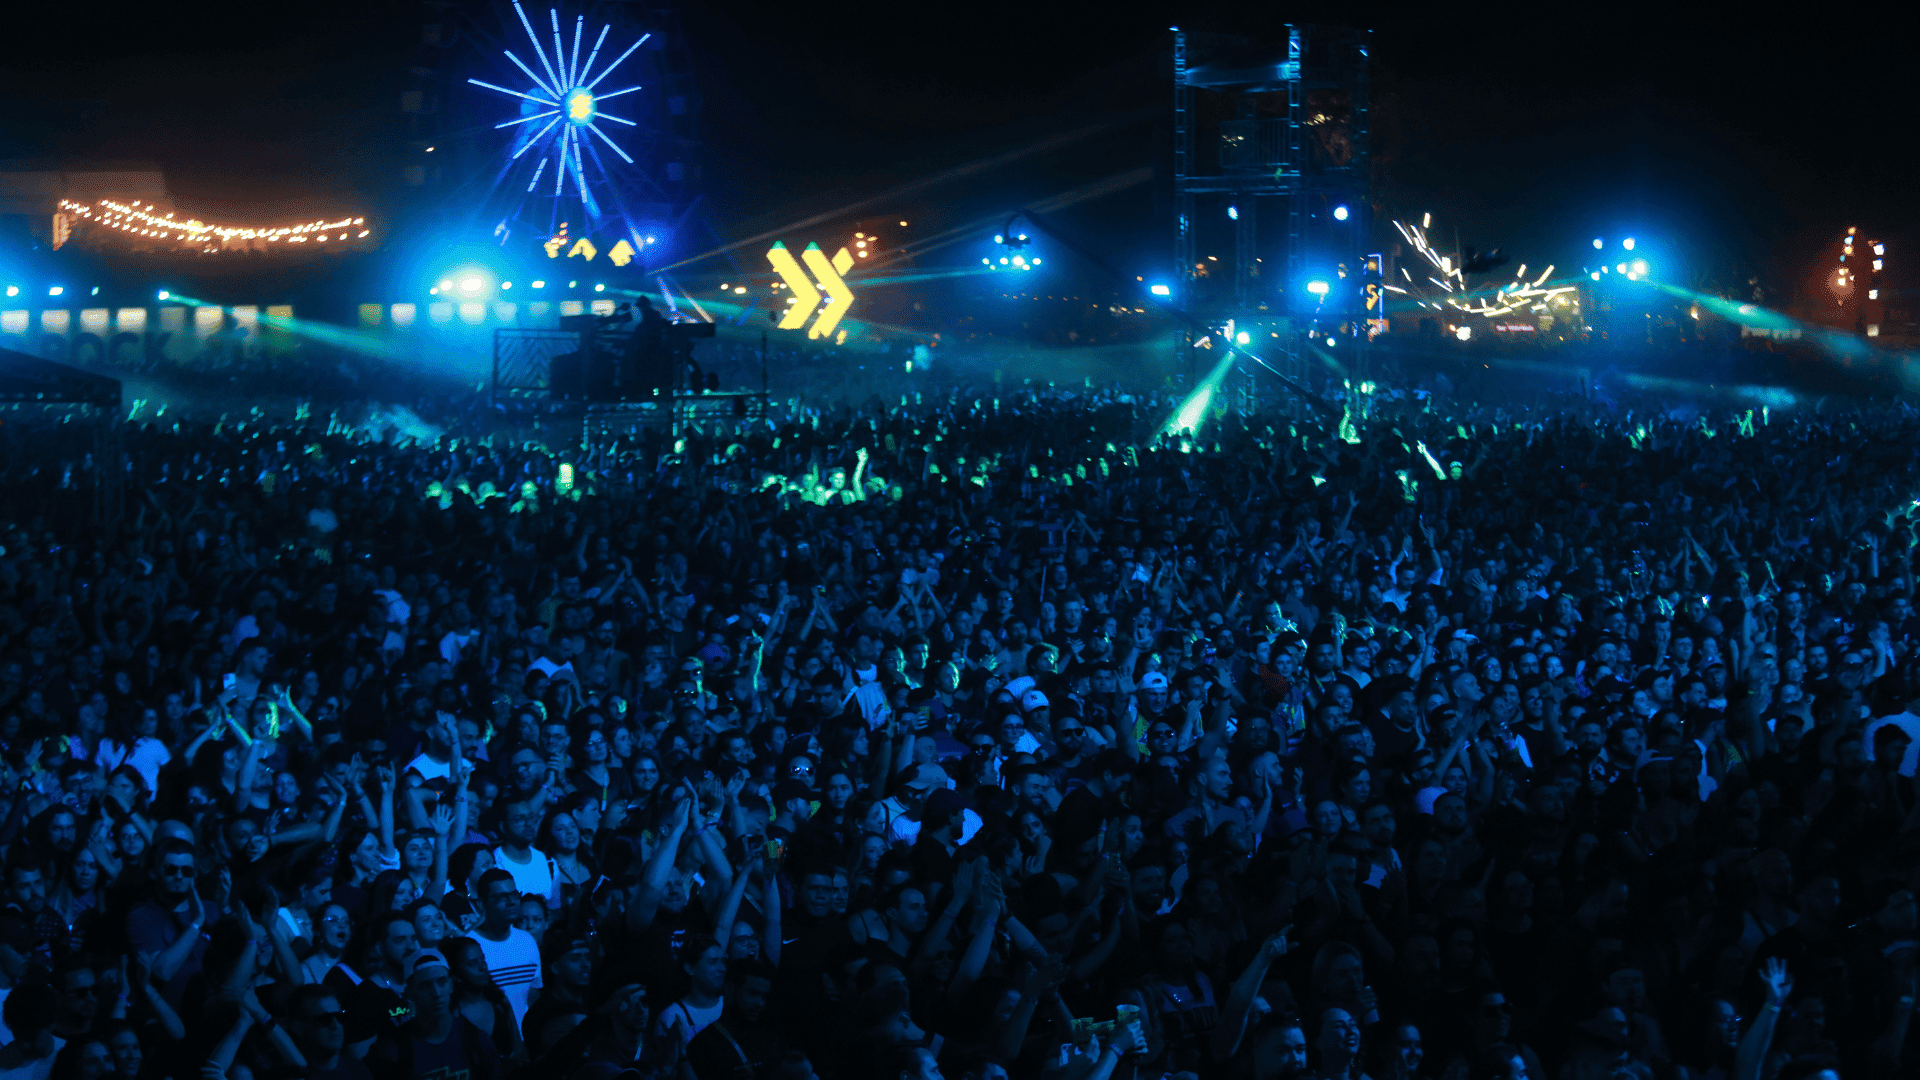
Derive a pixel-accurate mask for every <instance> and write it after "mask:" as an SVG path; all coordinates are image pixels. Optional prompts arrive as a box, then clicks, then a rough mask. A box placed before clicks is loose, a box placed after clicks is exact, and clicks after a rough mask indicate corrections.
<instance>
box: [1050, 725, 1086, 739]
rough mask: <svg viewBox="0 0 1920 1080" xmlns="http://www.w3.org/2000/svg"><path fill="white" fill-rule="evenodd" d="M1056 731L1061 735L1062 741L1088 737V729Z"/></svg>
mask: <svg viewBox="0 0 1920 1080" xmlns="http://www.w3.org/2000/svg"><path fill="white" fill-rule="evenodd" d="M1056 731H1057V733H1058V734H1059V736H1060V738H1061V739H1078V738H1081V737H1082V736H1084V735H1086V733H1087V729H1086V728H1077V727H1063V728H1057V729H1056Z"/></svg>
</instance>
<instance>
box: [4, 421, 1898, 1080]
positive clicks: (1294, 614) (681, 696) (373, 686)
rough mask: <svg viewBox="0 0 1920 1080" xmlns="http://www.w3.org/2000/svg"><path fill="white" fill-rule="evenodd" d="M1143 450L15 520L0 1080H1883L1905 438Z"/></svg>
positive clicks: (506, 463)
mask: <svg viewBox="0 0 1920 1080" xmlns="http://www.w3.org/2000/svg"><path fill="white" fill-rule="evenodd" d="M1175 404H1177V399H1176V398H1174V397H1168V396H1162V395H1154V394H1148V395H1141V396H1135V395H1127V394H1122V393H1119V392H1118V391H1102V390H1098V389H1091V388H1087V387H1084V386H1076V387H1072V388H1053V387H1041V386H1022V387H1013V386H1005V387H988V388H984V389H982V390H979V391H978V392H971V393H953V392H949V393H943V394H926V395H920V396H917V397H909V398H901V399H897V400H893V401H888V402H880V401H872V400H870V401H868V402H866V403H864V404H848V405H841V406H834V407H825V406H815V407H812V408H805V409H802V408H797V407H789V408H786V409H783V410H780V411H779V412H778V414H777V416H776V417H775V418H774V419H770V420H768V421H766V422H762V423H757V424H754V425H752V426H751V428H750V429H745V430H740V429H733V430H724V431H711V432H698V431H693V432H684V433H678V434H667V433H654V434H652V435H649V436H647V437H645V438H642V439H637V440H632V441H629V442H628V443H626V444H625V445H622V446H620V447H616V448H604V447H603V448H598V449H595V450H593V451H592V452H581V453H571V452H568V451H566V450H564V449H555V448H553V447H550V446H545V445H540V444H537V443H532V442H524V441H523V442H519V443H511V442H509V441H508V440H507V439H505V438H501V437H496V436H494V435H492V434H490V433H489V432H487V431H485V430H481V429H479V428H478V427H477V426H476V423H477V421H483V420H484V412H480V413H478V414H474V413H468V414H463V417H464V418H462V417H448V418H441V419H442V420H444V428H445V430H446V432H447V434H445V435H444V436H441V437H439V438H432V439H420V438H411V439H394V440H390V441H376V440H373V439H369V438H367V437H366V435H365V432H364V431H363V430H360V429H356V428H352V427H348V426H344V425H340V424H336V423H330V422H325V421H323V420H320V419H309V418H307V417H305V416H300V417H295V418H281V419H278V420H270V419H267V418H263V417H260V416H253V417H248V418H246V419H244V420H239V421H235V420H234V419H232V418H228V419H226V420H223V421H221V422H219V423H212V422H202V421H197V420H188V419H181V420H178V421H176V420H175V418H174V417H169V416H164V415H163V416H159V417H158V418H154V417H152V416H151V415H149V417H146V418H141V419H137V420H135V421H134V422H133V423H131V424H129V425H127V428H126V430H125V432H124V444H125V448H126V451H127V470H128V471H127V474H126V483H125V488H126V491H127V505H126V507H125V512H124V513H122V514H121V515H120V516H119V517H118V519H117V520H112V521H108V522H105V523H103V522H101V521H100V520H99V519H98V518H97V517H94V516H90V515H89V514H85V513H81V512H79V511H78V510H76V509H75V507H76V506H78V505H80V504H81V503H82V502H83V501H84V500H82V499H80V498H79V496H78V495H76V494H75V489H76V485H75V484H74V483H73V475H72V474H73V468H72V467H68V468H66V469H64V470H63V469H58V468H47V469H44V470H36V471H34V472H33V473H32V474H31V475H25V474H16V475H14V476H11V477H8V478H6V480H7V486H6V491H7V492H8V500H7V501H8V503H9V504H10V505H5V506H0V747H4V752H3V753H0V822H3V824H0V848H3V849H4V856H5V881H4V902H5V907H4V911H0V988H4V989H3V990H0V992H3V993H4V995H5V1001H4V1006H3V1008H0V1017H3V1018H4V1022H5V1028H6V1031H5V1032H0V1042H4V1043H5V1045H4V1046H0V1080H12V1078H14V1077H22V1078H31V1080H48V1078H51V1080H69V1078H75V1077H77V1078H82V1080H107V1078H108V1077H113V1078H117V1080H144V1078H148V1077H173V1078H175V1080H193V1078H196V1077H203V1078H207V1080H219V1078H222V1077H230V1078H232V1080H278V1078H283V1077H312V1078H316V1080H322V1078H324V1080H332V1078H336V1077H338V1078H363V1077H368V1076H372V1077H378V1078H380V1080H388V1078H394V1080H402V1078H405V1080H411V1078H422V1080H425V1078H429V1077H431V1078H433V1080H506V1078H508V1077H512V1076H526V1077H540V1078H551V1080H572V1078H576V1077H581V1078H590V1080H604V1078H607V1077H613V1076H617V1075H620V1074H623V1073H626V1072H629V1071H634V1072H637V1073H639V1074H640V1075H642V1076H647V1077H669V1076H671V1077H674V1078H675V1080H688V1078H695V1080H815V1078H827V1080H838V1078H842V1077H845V1078H849V1080H938V1078H940V1077H948V1078H953V1080H959V1078H962V1077H965V1078H967V1080H998V1078H1007V1077H1014V1078H1027V1077H1034V1078H1040V1077H1044V1078H1047V1080H1109V1078H1113V1077H1116V1076H1117V1077H1119V1078H1120V1080H1128V1078H1131V1077H1138V1078H1146V1080H1160V1078H1169V1080H1213V1078H1216V1077H1217V1078H1222V1080H1292V1078H1299V1080H1307V1078H1309V1077H1312V1078H1325V1080H1361V1078H1362V1077H1370V1078H1372V1080H1420V1078H1431V1080H1555V1078H1564V1080H1629V1078H1631V1080H1656V1078H1658V1080H1776V1078H1778V1080H1800V1078H1806V1077H1816V1076H1817V1077H1838V1076H1845V1077H1848V1078H1850V1080H1851V1078H1854V1077H1861V1078H1878V1077H1889V1078H1891V1077H1899V1076H1913V1075H1920V1046H1917V1045H1916V1043H1920V1038H1915V1037H1910V1033H1909V1028H1910V1026H1911V1024H1912V1022H1913V1013H1914V1009H1915V1003H1916V999H1917V998H1920V963H1916V961H1917V960H1920V941H1917V940H1916V939H1917V938H1920V911H1917V910H1916V905H1915V888H1916V887H1917V886H1920V872H1917V871H1920V786H1917V785H1916V782H1915V778H1914V773H1915V768H1914V766H1915V758H1916V756H1917V755H1920V747H1917V746H1916V742H1915V735H1916V732H1920V716H1916V715H1915V714H1916V712H1920V701H1915V700H1914V699H1917V698H1920V648H1916V646H1917V645H1920V619H1916V616H1915V613H1914V610H1913V594H1914V587H1913V585H1914V583H1913V556H1914V551H1915V535H1914V532H1915V528H1916V525H1917V524H1920V516H1916V515H1915V508H1920V499H1916V498H1915V496H1916V493H1920V475H1917V470H1916V469H1915V467H1914V461H1913V456H1912V454H1911V452H1910V451H1907V450H1904V449H1902V447H1904V446H1905V444H1906V441H1907V440H1908V439H1910V438H1912V437H1914V435H1915V434H1916V433H1920V415H1916V414H1915V413H1913V412H1912V411H1911V410H1907V409H1904V408H1888V407H1883V406H1873V407H1869V406H1864V405H1863V406H1860V407H1858V408H1848V409H1845V410H1838V411H1836V410H1827V411H1819V410H1814V409H1812V408H1803V409H1799V410H1794V411H1783V412H1779V413H1774V412H1770V411H1767V410H1760V411H1759V412H1758V413H1757V414H1756V413H1755V412H1752V411H1743V412H1741V413H1738V414H1734V415H1705V416H1703V415H1688V416H1687V417H1686V418H1684V419H1682V418H1679V417H1677V416H1674V415H1663V414H1659V413H1654V414H1635V413H1631V412H1628V411H1626V410H1624V409H1622V408H1619V407H1607V406H1604V405H1601V404H1596V403H1594V402H1591V401H1586V402H1576V401H1558V402H1549V403H1543V404H1542V405H1541V406H1540V407H1538V408H1534V409H1527V408H1521V407H1517V406H1515V407H1507V408H1503V409H1496V408H1492V407H1476V406H1473V405H1470V404H1467V403H1464V402H1461V401H1459V400H1456V399H1451V398H1449V397H1448V396H1447V395H1444V394H1443V395H1439V396H1435V395H1432V394H1428V393H1424V392H1414V391H1411V390H1407V391H1401V390H1383V391H1379V392H1372V391H1371V390H1370V389H1369V390H1367V391H1354V392H1353V396H1351V397H1349V398H1348V399H1347V400H1344V401H1336V402H1335V403H1334V406H1333V409H1332V410H1331V411H1329V410H1328V409H1326V408H1324V407H1309V406H1308V405H1307V404H1304V403H1302V402H1301V401H1300V400H1298V399H1285V400H1280V401H1271V400H1270V401H1268V402H1267V403H1266V404H1265V405H1263V406H1258V407H1256V406H1254V405H1252V403H1251V399H1244V400H1241V401H1240V402H1239V403H1238V404H1236V405H1235V406H1234V407H1232V408H1225V407H1222V408H1217V409H1212V408H1210V409H1207V410H1205V412H1204V415H1203V416H1202V417H1201V419H1200V424H1199V427H1198V430H1189V431H1183V432H1178V433H1174V434H1165V433H1163V427H1164V425H1165V424H1166V423H1167V417H1168V416H1169V415H1170V414H1171V413H1172V412H1173V406H1174V405H1175ZM476 415H477V420H476V419H475V418H476ZM50 445H51V444H50Z"/></svg>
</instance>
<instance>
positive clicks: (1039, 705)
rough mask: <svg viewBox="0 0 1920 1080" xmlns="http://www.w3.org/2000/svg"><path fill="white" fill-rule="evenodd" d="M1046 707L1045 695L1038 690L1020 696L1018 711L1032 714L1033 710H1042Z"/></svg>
mask: <svg viewBox="0 0 1920 1080" xmlns="http://www.w3.org/2000/svg"><path fill="white" fill-rule="evenodd" d="M1046 707H1047V695H1045V694H1043V693H1041V692H1040V691H1038V690H1029V691H1027V692H1026V693H1024V694H1021V695H1020V709H1021V711H1022V712H1032V711H1033V710H1035V709H1044V708H1046Z"/></svg>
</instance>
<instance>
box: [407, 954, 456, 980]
mask: <svg viewBox="0 0 1920 1080" xmlns="http://www.w3.org/2000/svg"><path fill="white" fill-rule="evenodd" d="M436 967H437V968H444V969H446V970H448V971H451V970H453V969H452V968H451V967H448V965H447V958H446V957H445V956H442V955H441V954H440V950H439V949H420V950H418V951H416V952H415V953H414V954H413V955H412V956H409V957H407V981H409V982H411V981H413V977H414V976H415V975H417V974H419V973H420V972H422V971H426V970H429V969H431V968H436Z"/></svg>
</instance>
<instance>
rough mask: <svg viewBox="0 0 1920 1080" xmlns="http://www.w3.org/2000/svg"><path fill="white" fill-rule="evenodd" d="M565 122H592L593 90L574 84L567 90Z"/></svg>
mask: <svg viewBox="0 0 1920 1080" xmlns="http://www.w3.org/2000/svg"><path fill="white" fill-rule="evenodd" d="M566 103H567V123H569V124H591V123H593V113H594V108H593V91H591V90H588V89H587V88H586V87H584V86H576V87H574V88H573V89H571V90H569V91H567V97H566Z"/></svg>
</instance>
